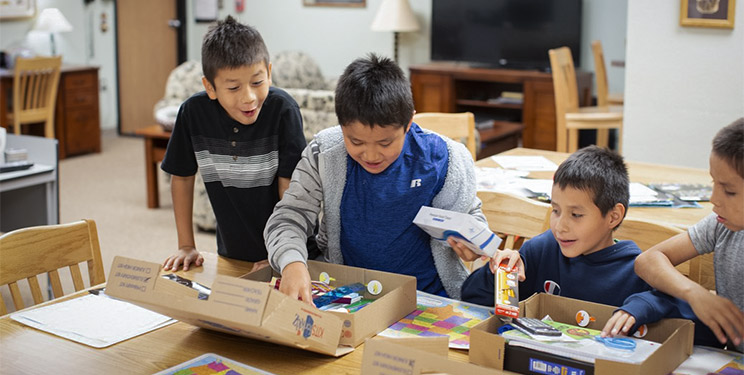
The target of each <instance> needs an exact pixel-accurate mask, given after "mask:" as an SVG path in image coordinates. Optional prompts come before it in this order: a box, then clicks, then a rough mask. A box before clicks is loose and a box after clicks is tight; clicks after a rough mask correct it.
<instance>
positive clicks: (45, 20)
mask: <svg viewBox="0 0 744 375" xmlns="http://www.w3.org/2000/svg"><path fill="white" fill-rule="evenodd" d="M33 30H34V31H42V32H47V33H49V40H50V44H51V46H52V56H56V55H57V47H56V45H55V44H54V34H55V33H63V32H67V31H72V25H71V24H70V22H69V21H67V18H65V16H64V15H63V14H62V12H60V11H59V9H57V8H46V9H44V10H42V11H41V13H40V14H39V18H38V19H37V20H36V25H35V26H34V28H33Z"/></svg>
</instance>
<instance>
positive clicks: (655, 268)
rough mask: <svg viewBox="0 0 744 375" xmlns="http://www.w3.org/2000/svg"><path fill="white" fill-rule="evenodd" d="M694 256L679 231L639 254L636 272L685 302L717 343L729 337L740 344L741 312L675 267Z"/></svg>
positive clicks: (743, 332)
mask: <svg viewBox="0 0 744 375" xmlns="http://www.w3.org/2000/svg"><path fill="white" fill-rule="evenodd" d="M696 256H698V252H697V250H695V246H694V245H693V244H692V240H690V236H689V234H687V233H686V232H685V233H680V234H678V235H676V236H674V237H672V238H670V239H668V240H666V241H664V242H661V243H659V244H658V245H655V246H653V247H652V248H650V249H648V250H647V251H645V252H644V253H642V254H641V255H639V256H638V258H636V261H635V271H636V273H637V274H638V276H640V277H641V278H642V279H643V280H645V281H646V282H647V283H648V284H649V285H651V286H652V287H654V288H656V289H658V290H660V291H662V292H664V293H667V294H669V295H671V296H674V297H677V298H679V299H681V300H684V301H687V303H689V304H690V306H691V307H692V310H693V312H694V313H695V315H696V316H697V317H698V319H700V321H702V322H703V323H704V324H705V325H707V326H708V327H709V328H710V329H711V330H712V331H713V333H714V334H715V335H716V337H717V338H718V340H719V341H720V342H722V343H725V342H726V336H728V337H729V338H731V341H732V342H733V343H734V344H736V345H739V343H740V342H741V340H742V339H744V312H742V311H741V310H739V308H738V307H736V305H734V303H733V302H731V300H729V299H727V298H723V297H720V296H717V295H715V294H713V293H711V292H710V291H708V290H706V289H705V288H703V287H702V286H701V285H700V284H698V283H696V282H694V281H692V280H690V279H688V278H687V277H685V276H684V275H682V274H681V273H680V272H679V271H677V269H676V268H674V266H676V265H678V264H680V263H682V262H685V261H687V260H689V259H692V258H694V257H696Z"/></svg>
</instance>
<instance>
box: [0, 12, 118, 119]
mask: <svg viewBox="0 0 744 375" xmlns="http://www.w3.org/2000/svg"><path fill="white" fill-rule="evenodd" d="M36 7H37V15H38V12H41V10H42V9H44V8H59V10H60V11H61V12H62V14H64V16H65V18H67V20H68V21H69V22H70V23H71V24H72V27H73V30H72V31H70V32H66V33H59V34H57V35H56V36H55V42H56V43H55V44H56V46H57V53H58V54H60V55H62V63H63V64H69V65H82V64H84V65H95V66H98V67H100V69H99V71H98V77H99V89H100V107H101V111H100V112H101V127H102V128H104V129H113V128H116V122H117V117H118V116H117V107H116V101H117V95H116V91H117V88H116V68H115V61H116V38H115V35H114V30H115V28H116V25H115V22H116V19H115V16H114V2H113V1H110V0H94V1H92V2H91V3H90V4H88V5H85V4H84V3H83V1H81V0H77V1H69V0H67V1H64V0H37V1H36ZM101 14H105V15H106V21H107V23H108V31H107V32H102V31H101V30H100V28H99V26H100V20H101ZM35 22H36V16H34V17H32V18H27V19H19V20H3V21H2V22H0V49H2V50H5V51H7V50H13V49H16V48H19V47H26V48H29V49H31V50H32V51H33V52H34V53H36V54H38V55H49V54H51V45H50V42H49V35H48V34H45V33H39V32H35V31H32V30H31V29H32V28H33V26H34V24H35Z"/></svg>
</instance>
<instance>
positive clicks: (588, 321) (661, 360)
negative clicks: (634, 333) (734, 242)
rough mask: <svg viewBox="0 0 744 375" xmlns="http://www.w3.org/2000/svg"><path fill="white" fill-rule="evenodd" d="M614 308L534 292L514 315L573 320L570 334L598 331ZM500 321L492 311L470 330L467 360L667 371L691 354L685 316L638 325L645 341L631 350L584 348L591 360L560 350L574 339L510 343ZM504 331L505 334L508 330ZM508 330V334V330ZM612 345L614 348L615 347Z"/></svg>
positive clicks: (542, 369)
mask: <svg viewBox="0 0 744 375" xmlns="http://www.w3.org/2000/svg"><path fill="white" fill-rule="evenodd" d="M616 309H617V307H614V306H609V305H603V304H598V303H593V302H586V301H581V300H577V299H572V298H566V297H560V296H555V295H551V294H546V293H537V294H534V295H532V296H531V297H530V298H528V299H527V300H525V301H522V302H520V303H519V312H520V316H524V317H528V318H537V319H543V318H544V317H545V316H549V317H550V318H551V319H552V320H553V321H554V322H559V323H565V324H564V325H574V326H577V327H576V331H573V332H571V333H576V334H581V332H580V331H584V332H583V333H588V332H593V333H596V332H595V331H593V330H597V331H601V330H602V328H603V327H604V325H605V323H606V322H607V320H608V319H609V318H610V317H611V316H612V314H613V312H614V311H615V310H616ZM553 325H555V326H558V327H560V326H561V324H553ZM503 326H504V322H503V321H502V320H501V319H500V317H499V316H492V317H490V318H488V319H487V320H485V321H483V322H481V323H479V324H478V325H476V326H475V327H473V328H472V329H471V330H470V353H469V358H470V362H472V363H475V364H478V365H481V366H486V367H492V368H496V369H498V370H509V371H515V372H529V373H536V374H553V373H564V374H581V375H591V374H595V375H606V374H624V375H632V374H638V375H641V374H667V373H670V372H672V371H673V370H674V369H675V368H677V366H679V365H680V364H681V363H682V362H684V361H685V359H687V357H689V356H690V354H692V344H693V334H694V324H693V323H692V322H691V321H689V320H685V319H664V320H662V321H660V322H657V323H654V324H648V325H646V326H642V329H640V330H639V331H640V332H639V333H641V335H642V336H643V337H642V340H646V342H642V341H640V340H635V341H636V342H637V345H638V347H636V345H632V346H633V348H632V349H630V350H632V351H633V353H629V354H624V353H620V351H621V349H623V348H618V349H613V348H611V347H610V346H607V349H604V347H603V348H602V350H600V351H601V353H600V352H597V353H587V354H590V355H596V356H595V358H594V359H593V363H591V360H587V359H586V358H584V359H583V360H581V358H579V357H576V356H575V354H576V353H573V354H572V353H571V352H570V351H569V350H565V348H567V347H573V346H574V345H557V346H556V347H555V349H551V348H550V347H551V346H550V345H535V346H529V345H526V346H525V345H523V344H520V343H519V342H518V341H517V340H515V341H516V342H515V343H512V344H510V343H508V342H507V340H506V339H505V337H504V336H502V335H500V334H499V333H503V332H504V327H503ZM582 328H586V329H582ZM500 331H501V332H500ZM567 332H568V331H567ZM508 333H513V331H508ZM506 336H507V337H509V334H506ZM511 336H512V340H514V338H513V336H514V335H511ZM564 336H568V335H567V334H566V332H564ZM525 337H526V336H525ZM544 340H545V341H549V340H548V339H544ZM598 341H599V340H598ZM621 341H622V342H618V344H625V343H627V342H628V341H631V340H621ZM604 345H608V344H604ZM644 345H645V346H644ZM581 346H582V345H579V344H578V343H577V344H576V345H575V347H577V348H578V347H581ZM647 346H651V347H655V348H654V349H653V350H652V351H650V354H648V353H641V348H644V347H647ZM536 348H539V350H536ZM572 350H573V349H572ZM613 350H617V353H615V352H613ZM644 350H645V349H644ZM636 354H637V355H636ZM641 354H644V355H645V356H646V358H645V360H639V359H638V358H640V356H641ZM571 357H573V358H571ZM556 371H557V372H556Z"/></svg>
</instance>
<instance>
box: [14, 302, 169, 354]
mask: <svg viewBox="0 0 744 375" xmlns="http://www.w3.org/2000/svg"><path fill="white" fill-rule="evenodd" d="M10 318H11V319H13V320H15V321H17V322H19V323H22V324H25V325H27V326H30V327H33V328H36V329H39V330H42V331H45V332H49V333H51V334H54V335H57V336H60V337H63V338H66V339H69V340H73V341H77V342H79V343H82V344H85V345H90V346H92V347H94V348H105V347H107V346H109V345H113V344H116V343H117V342H120V341H124V340H127V339H129V338H132V337H135V336H138V335H141V334H143V333H145V332H149V331H152V330H155V329H157V328H160V327H164V326H167V325H169V324H172V323H175V322H176V320H175V319H171V318H169V317H167V316H165V315H160V314H158V313H156V312H152V311H150V310H147V309H143V308H141V307H139V306H136V305H133V304H131V303H128V302H124V301H119V300H116V299H113V298H111V297H108V296H106V295H104V294H102V293H101V294H99V295H93V294H90V295H86V296H83V297H80V298H73V299H70V300H67V301H64V302H60V303H55V304H51V305H47V306H44V307H39V308H36V309H31V310H27V311H22V312H18V313H15V314H11V315H10Z"/></svg>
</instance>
